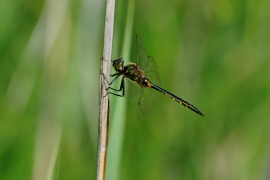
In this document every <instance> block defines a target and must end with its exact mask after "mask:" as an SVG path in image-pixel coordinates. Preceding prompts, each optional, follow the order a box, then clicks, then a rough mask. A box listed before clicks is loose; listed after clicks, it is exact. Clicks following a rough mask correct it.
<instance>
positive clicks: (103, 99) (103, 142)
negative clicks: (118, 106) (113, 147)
mask: <svg viewBox="0 0 270 180" xmlns="http://www.w3.org/2000/svg"><path fill="white" fill-rule="evenodd" d="M114 6H115V1H114V0H107V2H106V16H105V30H104V48H103V60H102V61H101V63H102V64H101V71H102V74H100V83H99V85H100V89H99V92H100V94H99V127H98V156H97V176H96V179H97V180H104V179H105V167H106V153H107V144H108V117H109V114H108V113H109V110H108V107H109V104H108V103H109V100H108V96H104V95H105V94H106V88H107V83H103V78H106V79H109V78H110V65H111V64H110V63H111V52H112V39H113V23H114ZM103 75H104V77H103ZM103 86H105V87H103Z"/></svg>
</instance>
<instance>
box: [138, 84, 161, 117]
mask: <svg viewBox="0 0 270 180" xmlns="http://www.w3.org/2000/svg"><path fill="white" fill-rule="evenodd" d="M156 101H157V96H156V93H155V92H154V90H153V89H151V88H141V93H140V96H139V102H138V104H139V108H140V110H141V112H142V114H143V115H147V114H149V113H150V112H151V111H152V110H153V109H154V107H155V105H156Z"/></svg>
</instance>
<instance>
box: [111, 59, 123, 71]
mask: <svg viewBox="0 0 270 180" xmlns="http://www.w3.org/2000/svg"><path fill="white" fill-rule="evenodd" d="M112 63H113V64H112V66H113V67H114V69H115V70H116V71H118V72H121V71H123V69H124V59H123V58H118V59H116V60H113V61H112Z"/></svg>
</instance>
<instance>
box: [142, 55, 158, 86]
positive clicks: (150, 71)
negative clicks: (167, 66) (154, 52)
mask: <svg viewBox="0 0 270 180" xmlns="http://www.w3.org/2000/svg"><path fill="white" fill-rule="evenodd" d="M144 73H145V75H146V77H147V78H148V79H149V80H150V81H151V82H152V83H154V84H156V85H158V86H159V85H160V79H159V75H158V68H157V65H156V62H155V59H154V58H153V57H152V56H148V66H147V67H146V69H145V70H144Z"/></svg>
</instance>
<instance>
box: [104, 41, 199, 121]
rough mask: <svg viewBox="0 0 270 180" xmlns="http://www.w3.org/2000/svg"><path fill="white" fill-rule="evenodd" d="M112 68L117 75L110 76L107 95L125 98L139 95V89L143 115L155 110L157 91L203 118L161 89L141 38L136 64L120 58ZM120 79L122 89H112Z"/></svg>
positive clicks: (152, 60) (155, 70) (187, 105)
mask: <svg viewBox="0 0 270 180" xmlns="http://www.w3.org/2000/svg"><path fill="white" fill-rule="evenodd" d="M112 66H113V68H114V69H115V71H116V73H115V74H113V75H110V76H111V77H114V78H113V79H112V81H111V82H109V81H107V80H106V81H107V83H108V84H109V87H108V88H107V89H106V90H107V94H112V95H115V96H120V97H124V96H125V94H129V95H131V94H133V95H134V94H137V89H138V88H139V92H140V93H139V100H138V105H139V109H140V111H141V112H142V114H143V115H147V114H149V113H150V112H151V111H152V110H153V108H154V107H155V105H156V101H157V96H156V93H155V91H159V92H161V93H163V94H165V95H166V96H169V97H170V98H171V99H173V100H174V101H176V102H178V103H179V104H182V105H183V106H185V107H187V108H188V109H190V110H192V111H194V112H195V113H197V114H199V115H201V116H203V114H202V113H201V111H200V110H199V109H198V108H196V107H195V106H193V105H192V104H190V103H189V102H187V101H185V100H183V99H182V98H180V97H178V96H176V95H174V94H173V93H170V92H169V91H167V90H165V89H163V88H161V87H159V84H160V80H159V75H158V69H157V66H156V63H155V60H154V58H153V57H152V56H147V55H146V53H145V50H144V46H143V44H142V41H141V39H140V38H139V36H136V63H128V64H126V65H125V64H124V59H123V58H118V59H115V60H112ZM119 77H122V80H121V83H120V88H119V89H116V88H113V87H111V85H112V84H113V82H115V80H116V79H118V78H119ZM126 85H127V86H126ZM127 89H128V90H127ZM109 90H111V91H109ZM112 91H114V92H112ZM116 92H118V93H119V92H120V93H121V92H122V94H117V93H116ZM134 92H135V93H134ZM107 94H106V95H107Z"/></svg>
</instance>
